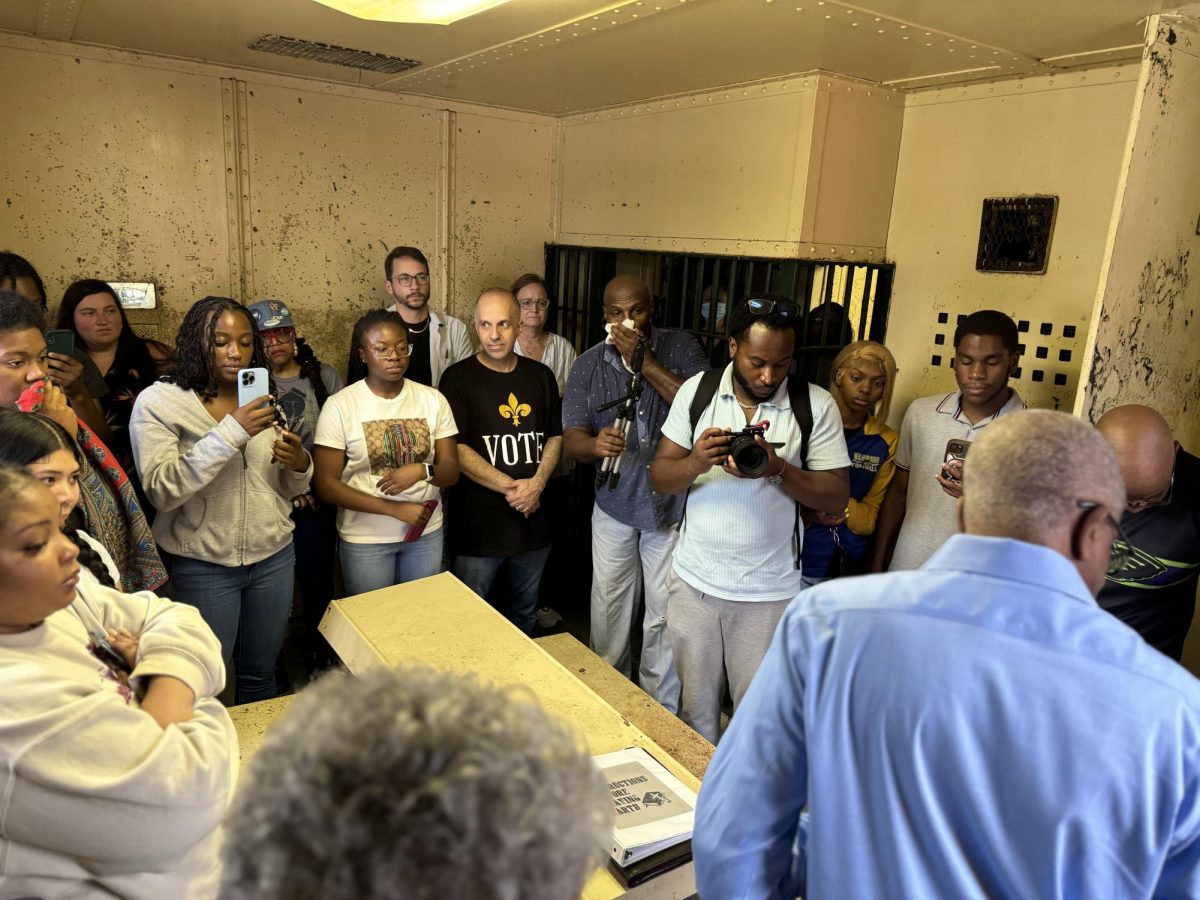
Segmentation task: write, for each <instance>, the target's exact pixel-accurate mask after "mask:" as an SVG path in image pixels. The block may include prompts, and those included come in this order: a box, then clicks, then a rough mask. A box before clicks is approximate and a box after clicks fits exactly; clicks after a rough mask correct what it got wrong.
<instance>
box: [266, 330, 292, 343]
mask: <svg viewBox="0 0 1200 900" xmlns="http://www.w3.org/2000/svg"><path fill="white" fill-rule="evenodd" d="M261 334H262V339H263V343H264V344H290V343H291V342H292V341H294V340H295V339H296V329H295V328H272V329H271V330H270V331H264V332H261Z"/></svg>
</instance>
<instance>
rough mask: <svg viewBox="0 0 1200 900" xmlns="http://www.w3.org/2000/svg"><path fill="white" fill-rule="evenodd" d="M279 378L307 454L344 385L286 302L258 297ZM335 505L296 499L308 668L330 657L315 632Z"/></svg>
mask: <svg viewBox="0 0 1200 900" xmlns="http://www.w3.org/2000/svg"><path fill="white" fill-rule="evenodd" d="M250 315H251V316H253V317H254V324H255V325H257V326H258V333H259V334H260V335H261V336H262V339H263V347H264V349H265V350H266V354H267V362H268V363H269V364H270V367H271V377H272V378H273V379H274V381H275V391H274V397H275V405H276V406H277V407H278V409H279V412H280V414H281V416H282V417H283V421H284V422H285V423H286V426H287V429H288V430H289V431H292V432H295V433H296V434H298V435H300V444H301V446H303V447H304V449H305V450H307V451H308V452H309V453H312V450H313V437H314V436H315V435H316V433H317V417H318V416H319V415H320V414H321V408H322V407H323V406H324V405H325V401H326V400H328V399H329V397H331V396H332V395H333V394H336V393H337V392H338V391H340V390H341V389H342V388H344V387H345V386H346V385H345V382H343V381H342V377H341V376H340V375H339V374H338V373H337V372H336V371H335V370H334V368H333V366H329V365H326V364H325V363H323V362H321V361H320V360H319V359H317V355H316V354H315V353H314V352H313V349H312V347H310V346H309V345H308V342H307V341H305V340H304V338H302V337H299V336H297V334H296V322H295V320H294V319H293V318H292V311H291V310H290V309H289V308H288V306H287V304H285V303H284V302H283V301H282V300H259V301H258V302H257V303H254V304H252V305H251V306H250ZM334 518H335V511H334V508H333V507H332V506H330V505H328V504H322V503H321V502H320V501H319V500H317V497H316V494H314V493H313V492H312V490H311V489H310V490H308V491H305V492H304V493H303V494H299V495H297V496H295V497H293V498H292V523H293V524H294V525H295V526H296V530H295V531H293V532H292V545H293V546H294V547H295V549H296V585H297V587H299V589H300V604H301V607H302V608H303V610H304V631H305V634H304V645H305V655H306V657H307V662H308V665H309V668H310V669H313V670H314V671H315V670H316V669H318V668H324V667H325V665H326V664H327V663H328V661H329V655H328V650H327V646H328V645H327V644H326V643H325V640H324V638H322V637H321V636H320V633H319V632H318V631H317V626H318V625H319V624H320V622H321V617H322V616H324V615H325V608H326V607H327V606H328V605H329V601H330V600H332V599H333V554H334V546H335V545H336V544H337V524H336V522H335V521H334Z"/></svg>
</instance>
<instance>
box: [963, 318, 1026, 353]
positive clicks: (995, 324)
mask: <svg viewBox="0 0 1200 900" xmlns="http://www.w3.org/2000/svg"><path fill="white" fill-rule="evenodd" d="M968 334H978V335H991V336H994V337H997V338H999V339H1000V343H1001V344H1002V345H1003V346H1004V349H1005V350H1007V351H1008V352H1009V353H1012V354H1014V355H1015V354H1016V352H1017V346H1018V344H1019V343H1020V340H1019V339H1018V337H1017V323H1016V322H1014V321H1013V320H1012V319H1011V318H1010V317H1009V316H1006V315H1005V314H1004V313H1002V312H1000V311H999V310H995V309H981V310H979V311H978V312H973V313H971V314H970V315H969V316H964V317H963V318H962V320H961V321H960V322H959V323H958V326H957V327H956V328H955V329H954V347H955V349H958V345H959V344H960V343H961V342H962V339H963V338H964V337H966V336H967V335H968Z"/></svg>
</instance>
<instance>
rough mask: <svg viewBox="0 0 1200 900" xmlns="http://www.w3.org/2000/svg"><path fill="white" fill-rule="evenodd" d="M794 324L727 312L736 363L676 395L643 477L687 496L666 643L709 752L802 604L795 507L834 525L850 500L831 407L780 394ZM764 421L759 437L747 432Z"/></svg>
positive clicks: (772, 310)
mask: <svg viewBox="0 0 1200 900" xmlns="http://www.w3.org/2000/svg"><path fill="white" fill-rule="evenodd" d="M800 315H801V311H800V309H799V307H797V306H796V305H795V304H793V303H790V302H788V301H787V300H784V299H780V298H773V297H766V298H762V299H757V298H756V299H750V300H747V301H746V302H745V303H743V304H741V305H740V306H739V307H738V308H737V309H735V310H734V312H733V315H732V317H731V318H730V330H729V333H730V338H729V355H730V357H732V361H731V362H730V363H729V365H728V366H726V367H725V369H724V371H723V372H722V373H721V374H720V377H719V381H714V380H710V381H708V382H705V381H704V376H702V375H701V376H696V377H694V378H691V379H689V380H688V381H686V382H684V384H683V386H682V387H680V389H679V392H678V394H676V396H675V401H674V403H673V404H672V405H671V412H670V414H669V415H668V416H667V421H666V422H665V423H664V424H663V429H662V439H661V440H660V441H659V445H658V453H657V455H656V456H655V459H654V463H653V465H652V466H651V469H650V477H651V479H652V481H653V484H654V489H655V490H656V491H658V492H660V493H664V494H682V493H685V492H687V493H688V497H687V501H686V503H687V505H686V508H685V512H684V520H683V525H682V526H681V530H680V536H679V542H678V544H677V545H676V548H675V553H674V557H673V565H672V572H671V575H670V577H669V581H668V587H669V597H670V599H669V601H668V612H667V631H668V634H669V635H670V638H671V646H672V648H673V650H674V654H675V667H676V669H677V670H678V672H679V679H680V681H681V683H682V688H683V690H682V700H681V704H680V707H681V708H680V716H681V718H682V719H683V720H684V721H685V722H687V723H688V724H689V725H691V726H692V728H694V729H695V730H696V731H697V732H699V734H700V735H702V736H703V737H705V738H707V739H708V740H709V741H712V742H713V743H714V744H715V743H716V742H717V737H718V735H719V731H720V712H721V697H722V694H723V693H724V690H725V686H726V683H727V682H728V685H729V690H730V694H731V695H732V697H733V702H734V708H735V709H736V707H737V704H738V703H739V702H740V701H741V699H742V696H743V695H744V694H745V693H746V689H747V688H748V687H749V686H750V681H751V679H752V678H753V677H754V673H755V671H757V669H758V665H759V663H760V662H761V661H762V658H763V656H764V655H765V654H766V652H767V647H768V646H770V643H771V636H772V635H773V634H774V632H775V625H776V624H777V623H778V622H779V619H780V617H781V616H782V615H783V612H784V609H785V608H786V607H787V604H788V603H789V602H790V601H791V599H792V598H793V597H794V596H795V595H796V594H798V593H799V592H800V589H801V582H800V574H801V571H800V547H801V542H802V540H803V534H804V529H803V525H802V524H801V521H800V507H801V506H806V507H810V508H812V509H816V510H819V511H821V512H827V513H830V514H835V515H837V514H841V513H842V511H843V510H845V508H846V504H847V503H848V502H849V497H850V479H849V467H850V459H849V456H848V454H847V453H846V440H845V438H844V437H843V435H842V419H841V415H840V414H839V413H838V409H837V404H836V403H834V400H833V398H832V397H831V396H830V395H829V392H828V391H825V390H823V389H821V388H819V387H816V386H815V385H811V384H805V383H803V382H801V383H799V384H796V385H795V389H792V390H790V389H789V379H788V371H789V369H790V368H791V366H792V353H793V351H794V350H795V343H796V333H795V328H796V325H797V324H798V321H799V316H800ZM709 377H710V379H712V378H714V376H709ZM708 392H711V393H709V394H708V396H707V398H706V396H705V394H706V393H708ZM701 402H703V406H701V405H700V404H701ZM696 407H700V408H696ZM763 423H766V424H767V427H766V430H765V432H763V431H762V430H761V429H760V428H751V427H750V426H756V425H762V424H763ZM806 431H808V432H809V434H808V435H807V440H806V436H805V432H806ZM806 444H807V447H805V445H806Z"/></svg>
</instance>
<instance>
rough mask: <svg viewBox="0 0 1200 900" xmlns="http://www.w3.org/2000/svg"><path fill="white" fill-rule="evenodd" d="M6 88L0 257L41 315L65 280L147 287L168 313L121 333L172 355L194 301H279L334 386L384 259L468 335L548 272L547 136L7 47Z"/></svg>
mask: <svg viewBox="0 0 1200 900" xmlns="http://www.w3.org/2000/svg"><path fill="white" fill-rule="evenodd" d="M76 53H77V54H78V55H75V54H76ZM0 74H2V75H3V76H4V77H5V83H6V84H9V85H21V88H20V89H11V90H8V91H6V92H5V93H4V95H3V97H0V117H2V120H3V121H4V122H5V123H6V124H7V125H8V128H7V130H6V144H5V150H4V153H3V154H2V155H0V185H3V203H2V204H0V246H2V247H3V248H4V249H12V250H15V251H17V252H19V253H22V254H23V255H25V256H27V257H28V258H29V259H30V260H31V261H32V262H33V263H34V265H35V266H37V267H38V269H39V271H40V272H41V273H42V276H43V278H44V280H45V281H46V286H47V292H48V294H49V299H50V306H51V310H52V311H53V310H54V309H55V307H56V305H57V301H58V299H59V298H60V297H61V296H62V291H63V290H64V288H65V287H66V286H67V285H68V284H69V283H70V282H71V281H73V280H75V279H77V278H84V277H100V278H104V279H106V280H118V279H119V280H128V281H151V282H154V283H155V284H156V285H157V286H158V289H159V304H160V308H159V309H158V310H156V311H153V312H140V311H139V312H131V313H130V319H131V321H132V322H133V323H134V325H135V327H137V328H138V329H139V331H141V332H143V333H145V334H148V335H154V336H159V337H164V338H166V339H168V340H172V339H173V338H174V334H175V332H176V330H177V328H178V323H179V322H180V320H181V319H182V317H183V314H184V313H185V312H186V310H187V308H188V307H189V306H190V305H191V304H192V303H193V302H194V301H195V300H196V299H198V298H199V297H202V296H204V295H205V294H210V293H216V294H223V295H230V296H234V297H238V298H239V299H244V300H246V301H247V302H250V301H253V300H254V299H256V298H261V297H268V296H269V297H279V298H281V299H285V300H287V301H289V303H290V304H291V305H292V307H293V310H294V312H295V314H296V317H297V320H298V322H299V323H300V325H301V331H302V332H303V333H306V334H307V335H308V336H309V337H310V338H311V339H312V341H313V343H314V345H315V347H316V350H317V352H318V354H319V355H320V356H321V357H322V358H323V359H325V360H327V361H328V362H330V363H332V364H334V365H337V366H339V367H340V366H342V365H343V364H344V361H345V354H346V349H347V342H348V338H349V332H350V326H351V324H352V323H353V321H354V319H355V318H357V316H358V315H359V314H361V313H362V312H363V311H365V310H366V309H369V308H372V307H375V306H382V305H384V304H385V302H386V298H387V295H386V293H385V291H384V286H383V285H384V279H383V259H384V257H385V256H386V255H387V251H388V249H390V248H391V247H393V246H396V245H398V244H414V245H416V246H418V247H421V248H422V249H423V250H424V251H425V253H426V254H427V255H428V256H429V259H430V264H431V269H432V271H433V273H434V283H433V288H432V298H433V302H434V303H435V304H436V305H438V306H440V307H442V308H448V309H449V311H450V312H452V313H454V314H456V315H461V316H464V317H465V318H468V319H469V318H470V311H471V305H472V304H473V302H474V299H475V295H476V294H477V293H478V290H479V289H480V288H481V287H482V286H484V285H485V284H492V283H496V282H499V283H505V284H506V283H508V282H509V281H510V280H511V279H512V278H514V277H515V276H516V275H518V274H520V273H521V272H524V271H526V270H530V269H532V270H535V271H541V267H542V264H543V255H544V243H545V242H546V241H547V240H549V239H550V222H549V219H550V216H549V215H548V211H549V209H550V199H549V198H550V192H551V190H552V185H553V183H554V175H553V173H552V172H551V155H552V147H553V144H554V122H553V120H552V119H550V118H548V117H544V116H535V115H531V114H524V113H513V112H510V111H508V110H490V109H487V108H482V107H477V106H471V105H468V104H447V103H440V102H435V101H430V100H428V99H426V98H406V97H401V96H397V95H395V94H390V93H385V92H377V91H371V90H367V89H362V88H349V87H343V86H337V85H332V84H327V83H324V82H319V81H314V80H307V79H299V78H289V77H284V76H274V75H267V74H258V73H250V72H246V71H243V70H228V69H222V68H220V67H216V66H208V65H204V64H197V63H187V62H183V61H173V60H164V59H161V58H150V57H141V56H137V55H136V54H128V53H124V52H121V51H112V50H101V49H98V48H71V47H70V46H69V45H65V44H55V43H51V42H41V41H36V40H33V39H25V38H16V37H10V36H0ZM451 123H456V124H455V125H454V126H453V127H452V125H451Z"/></svg>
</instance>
